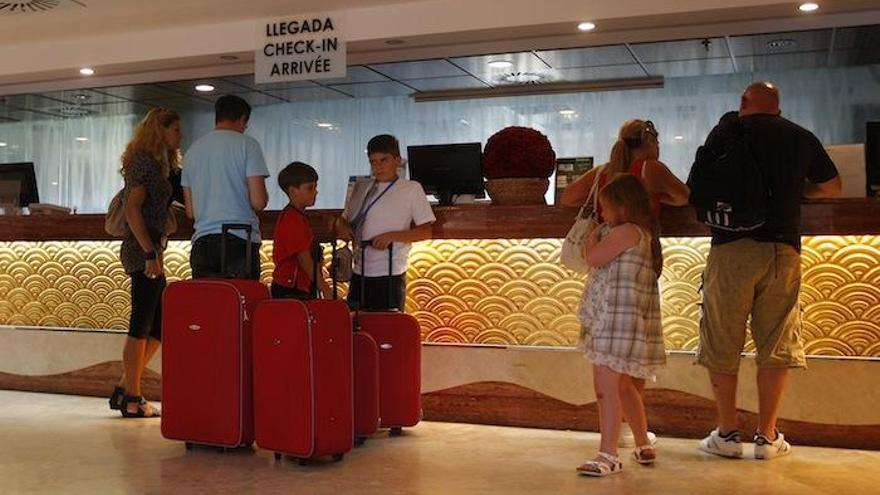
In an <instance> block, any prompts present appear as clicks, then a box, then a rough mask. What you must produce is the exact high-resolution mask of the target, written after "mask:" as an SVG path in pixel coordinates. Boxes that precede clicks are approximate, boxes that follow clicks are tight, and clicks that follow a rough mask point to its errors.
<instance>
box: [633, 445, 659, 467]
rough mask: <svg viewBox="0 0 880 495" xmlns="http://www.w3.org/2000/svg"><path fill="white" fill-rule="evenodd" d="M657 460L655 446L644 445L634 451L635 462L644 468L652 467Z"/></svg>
mask: <svg viewBox="0 0 880 495" xmlns="http://www.w3.org/2000/svg"><path fill="white" fill-rule="evenodd" d="M656 459H657V453H656V452H655V451H654V446H653V445H642V446H641V447H636V448H635V449H633V460H634V461H636V462H637V463H639V464H641V465H642V466H650V465H651V464H654V461H655V460H656Z"/></svg>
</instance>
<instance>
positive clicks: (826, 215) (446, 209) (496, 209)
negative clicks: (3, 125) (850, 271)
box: [0, 198, 880, 242]
mask: <svg viewBox="0 0 880 495" xmlns="http://www.w3.org/2000/svg"><path fill="white" fill-rule="evenodd" d="M340 211H341V210H311V211H309V212H308V217H309V220H310V222H311V224H312V229H313V230H314V232H315V235H316V236H318V237H319V238H324V239H326V238H328V236H329V235H330V231H331V226H332V224H333V219H334V218H335V217H336V216H337V215H339V213H340ZM576 212H577V210H576V209H574V208H563V207H557V206H492V205H490V204H474V205H459V206H435V207H434V213H435V215H436V216H437V222H436V223H435V224H434V238H435V239H527V238H561V237H564V236H565V234H566V232H568V229H569V228H570V227H571V223H572V220H573V218H574V215H575V214H576ZM278 213H279V212H278V211H267V212H263V213H261V214H260V220H261V231H262V234H263V238H264V239H271V238H272V236H273V229H274V226H275V220H276V218H277V217H278ZM801 215H802V232H803V234H804V235H859V234H880V199H878V198H852V199H830V200H816V201H807V202H804V203H803V205H802V207H801ZM179 224H180V228H179V230H178V232H177V233H176V234H175V235H174V236H173V239H189V238H190V236H191V235H192V223H191V222H190V221H189V220H187V219H185V218H183V215H179ZM661 224H662V232H663V236H665V237H696V236H705V235H708V229H707V228H706V226H705V225H703V224H702V223H700V222H698V221H697V220H696V218H695V216H694V211H693V209H692V208H690V207H687V206H685V207H677V208H675V207H665V208H664V210H663V215H662V216H661ZM49 240H59V241H62V240H102V241H107V240H114V238H113V237H111V236H109V235H107V233H105V232H104V215H103V214H92V215H30V216H0V241H7V242H8V241H49Z"/></svg>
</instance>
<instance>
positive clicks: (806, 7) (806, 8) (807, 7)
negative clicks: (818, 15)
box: [798, 2, 819, 12]
mask: <svg viewBox="0 0 880 495" xmlns="http://www.w3.org/2000/svg"><path fill="white" fill-rule="evenodd" d="M798 10H800V11H801V12H815V11H817V10H819V4H818V3H812V2H810V3H802V4H801V6H800V7H798Z"/></svg>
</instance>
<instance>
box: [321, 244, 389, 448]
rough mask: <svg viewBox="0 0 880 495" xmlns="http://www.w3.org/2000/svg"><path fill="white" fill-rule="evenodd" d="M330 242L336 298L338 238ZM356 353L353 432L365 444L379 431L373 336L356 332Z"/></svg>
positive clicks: (377, 383)
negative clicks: (368, 438)
mask: <svg viewBox="0 0 880 495" xmlns="http://www.w3.org/2000/svg"><path fill="white" fill-rule="evenodd" d="M331 246H332V247H333V257H332V262H331V264H330V271H331V274H330V275H331V276H330V278H331V280H332V281H333V299H334V300H335V299H336V298H337V297H338V293H337V292H338V291H337V289H338V287H337V282H338V277H337V270H338V267H339V258H338V257H337V251H336V240H335V239H333V240H331ZM349 269H350V267H349ZM346 307H347V306H346ZM353 354H354V359H353V367H354V434H355V442H356V444H357V445H362V444H363V443H364V441H366V439H367V437H369V436H371V435H373V434H374V433H376V432H377V431H379V348H378V346H377V345H376V341H375V340H373V337H371V336H369V335H367V334H365V333H363V332H354V335H353Z"/></svg>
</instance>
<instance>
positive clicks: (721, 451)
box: [699, 428, 743, 458]
mask: <svg viewBox="0 0 880 495" xmlns="http://www.w3.org/2000/svg"><path fill="white" fill-rule="evenodd" d="M699 449H700V450H702V451H703V452H707V453H709V454H715V455H720V456H721V457H731V458H740V457H742V456H743V446H742V442H741V441H740V439H739V432H738V431H732V432H730V433H728V434H727V435H725V436H721V433H720V431H719V429H718V428H715V429H714V430H712V433H710V434H709V436H708V437H706V438H704V439H702V440H700V446H699Z"/></svg>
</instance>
